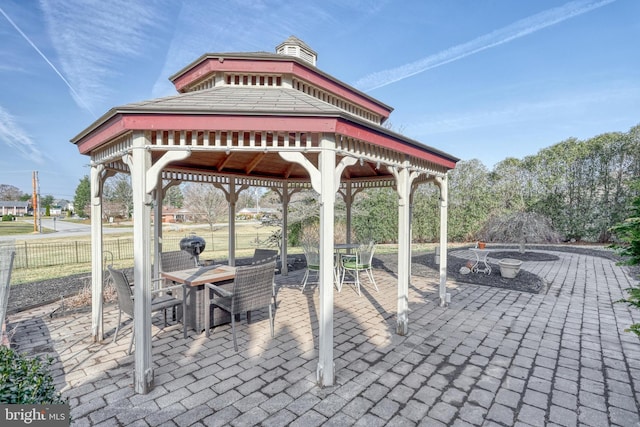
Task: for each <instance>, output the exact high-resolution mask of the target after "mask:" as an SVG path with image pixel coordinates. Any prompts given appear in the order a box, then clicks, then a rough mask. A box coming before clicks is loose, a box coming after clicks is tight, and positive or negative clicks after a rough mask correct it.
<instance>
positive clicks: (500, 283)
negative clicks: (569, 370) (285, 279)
mask: <svg viewBox="0 0 640 427" xmlns="http://www.w3.org/2000/svg"><path fill="white" fill-rule="evenodd" d="M508 248H511V249H513V246H511V247H507V246H505V247H499V246H494V245H492V246H491V247H490V248H489V249H492V250H494V251H495V252H492V253H491V256H490V258H495V259H502V258H514V259H520V260H522V261H554V260H557V259H558V257H556V256H555V255H553V254H548V253H543V252H538V251H540V250H550V251H564V252H576V253H582V254H585V255H592V256H599V257H605V258H608V259H613V260H619V257H617V255H615V254H614V253H612V252H611V251H603V250H601V249H595V248H590V247H588V246H573V245H572V246H535V248H531V249H529V248H528V250H527V251H526V252H525V253H523V254H520V253H519V252H518V251H515V250H511V251H509V250H500V249H508ZM455 252H456V250H452V251H450V252H449V256H448V259H447V275H448V278H449V279H450V280H452V281H456V282H460V283H471V284H476V285H484V286H494V287H499V288H504V289H512V290H518V291H521V292H531V293H541V292H545V291H546V284H545V283H544V281H543V280H542V278H540V277H539V276H536V275H534V274H531V273H529V272H526V271H523V270H520V272H519V273H518V275H517V276H516V277H515V278H514V279H504V278H502V277H501V276H500V267H499V266H498V265H497V264H494V263H489V265H490V266H491V268H492V270H493V271H492V273H491V275H487V274H482V273H471V274H467V275H464V274H460V267H462V266H464V265H466V263H467V260H466V259H462V258H458V257H456V256H455ZM303 258H304V257H302V256H297V257H293V258H292V259H290V262H289V264H290V269H293V270H297V269H301V268H304V267H305V264H304V261H303ZM238 261H239V262H238V264H242V263H243V261H242V260H238ZM412 261H413V265H412V273H413V274H416V275H419V274H431V275H433V274H437V272H438V271H439V268H440V266H439V265H438V264H435V261H434V254H433V252H430V253H428V254H416V255H415V256H414V257H413V260H412ZM396 264H397V255H396V254H380V255H376V256H375V258H374V267H375V268H382V269H386V270H389V271H393V272H397V271H398V270H397V265H396ZM629 270H630V272H631V274H632V277H637V276H638V274H639V273H640V268H638V266H633V267H630V268H629ZM86 286H91V274H90V273H81V274H75V275H72V276H67V277H61V278H56V279H50V280H45V281H40V282H32V283H25V284H22V285H17V286H12V287H11V290H10V292H9V303H8V307H7V309H8V310H7V312H8V313H9V314H11V313H16V312H19V311H23V310H27V309H30V308H33V307H37V306H41V305H44V304H49V303H52V302H56V301H61V300H62V299H68V298H70V297H72V296H75V295H77V294H78V293H79V292H80V290H82V289H83V288H84V287H86Z"/></svg>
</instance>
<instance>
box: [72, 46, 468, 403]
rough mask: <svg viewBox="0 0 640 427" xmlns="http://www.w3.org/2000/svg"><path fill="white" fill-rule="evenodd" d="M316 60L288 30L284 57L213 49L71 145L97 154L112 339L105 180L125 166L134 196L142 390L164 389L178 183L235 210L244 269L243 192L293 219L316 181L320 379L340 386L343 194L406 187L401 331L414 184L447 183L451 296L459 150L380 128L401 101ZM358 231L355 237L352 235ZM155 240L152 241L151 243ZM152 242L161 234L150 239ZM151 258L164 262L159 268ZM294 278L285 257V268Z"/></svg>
mask: <svg viewBox="0 0 640 427" xmlns="http://www.w3.org/2000/svg"><path fill="white" fill-rule="evenodd" d="M316 59H317V54H316V52H314V51H313V50H312V49H311V48H309V46H307V45H306V44H305V43H304V42H302V41H301V40H299V39H297V38H295V37H290V38H288V39H287V40H285V41H284V42H283V43H282V44H280V45H279V46H277V47H276V53H267V52H252V53H208V54H205V55H203V56H201V57H200V58H198V59H197V60H195V61H194V62H192V63H191V64H189V65H188V66H186V67H185V68H183V69H182V70H180V71H179V72H178V73H176V74H174V75H173V76H171V77H170V80H171V81H172V82H173V84H174V85H175V87H176V89H177V91H178V94H177V95H175V96H170V97H165V98H159V99H152V100H148V101H142V102H138V103H132V104H127V105H123V106H120V107H115V108H112V109H111V110H109V111H108V112H107V113H106V114H104V115H103V116H102V117H100V118H99V119H98V120H96V121H95V122H94V123H93V124H91V125H90V126H89V127H88V128H86V129H85V130H83V131H82V132H81V133H80V134H79V135H77V136H76V137H74V138H73V139H72V140H71V142H72V143H74V144H76V145H77V147H78V149H79V151H80V153H82V154H85V155H88V156H90V157H91V179H90V180H91V224H92V225H91V227H92V228H91V230H92V231H91V234H92V289H93V291H92V294H93V298H92V335H93V338H94V340H96V341H101V340H102V339H103V337H104V336H103V335H104V334H103V332H104V331H103V326H102V283H103V271H102V259H103V248H102V245H103V232H102V224H101V217H102V215H101V213H102V197H101V196H102V188H103V184H104V182H105V180H106V179H107V178H108V177H110V176H112V175H114V174H115V173H118V172H124V173H129V174H130V175H131V182H132V190H133V241H134V254H135V255H134V282H135V287H134V298H135V313H136V315H135V320H134V322H135V325H134V326H135V330H136V332H137V333H136V335H135V348H136V350H135V379H134V382H135V390H136V392H138V393H147V392H148V391H150V390H151V389H152V388H153V378H154V374H153V362H152V358H151V290H152V277H157V274H158V268H159V267H158V263H157V262H155V263H154V262H153V261H154V259H159V253H160V252H161V251H162V243H161V242H162V222H161V221H155V222H154V223H153V225H152V221H151V216H152V211H153V213H154V217H155V218H161V216H162V214H161V209H162V200H163V195H164V193H165V191H166V190H167V188H169V187H170V186H172V185H176V184H177V183H180V182H183V181H187V182H199V183H209V184H211V185H214V186H216V187H218V188H220V189H222V190H223V191H224V193H225V195H226V197H227V201H228V204H229V227H230V232H229V236H230V241H229V263H230V264H231V265H234V264H235V253H234V247H235V246H234V242H233V236H234V234H235V233H234V218H235V204H236V200H237V198H238V194H239V193H240V192H241V191H242V190H244V189H246V188H248V187H250V186H261V187H266V188H270V189H272V190H273V191H275V192H277V194H278V195H279V196H280V198H281V201H282V208H283V212H284V213H285V214H284V215H283V218H284V221H283V233H282V249H281V252H282V253H281V257H282V259H286V256H287V246H286V242H287V238H286V230H287V220H286V212H287V208H288V201H289V199H290V197H291V195H292V194H293V193H294V192H296V191H299V190H301V189H313V190H315V192H317V194H318V199H319V204H320V223H321V224H320V284H319V306H320V310H319V313H318V321H319V338H318V343H319V357H318V365H317V382H318V384H319V385H320V386H329V385H332V384H333V382H334V364H333V292H334V286H333V260H334V257H333V254H334V206H335V200H336V196H337V195H340V197H342V198H343V199H344V202H345V205H346V207H347V227H348V228H349V227H350V220H351V217H350V210H351V209H350V208H351V204H352V202H353V199H354V197H355V196H356V195H357V193H358V192H360V191H362V190H363V189H367V188H375V187H393V188H394V189H395V190H396V191H397V195H398V214H399V219H398V224H399V225H398V313H397V333H398V334H400V335H405V334H407V332H408V297H407V295H408V286H409V278H410V273H411V270H410V266H411V237H410V236H411V203H412V197H413V194H414V190H415V188H416V187H417V185H419V184H422V183H433V184H435V185H436V186H437V187H438V188H439V190H440V245H439V247H440V260H441V263H440V284H439V297H440V303H441V304H442V305H445V304H446V268H447V266H446V259H447V257H446V248H447V172H448V171H449V170H451V169H453V168H454V167H455V164H456V162H457V161H458V159H457V158H455V157H453V156H451V155H449V154H447V153H444V152H442V151H440V150H436V149H434V148H432V147H429V146H426V145H424V144H422V143H420V142H418V141H415V140H412V139H409V138H407V137H405V136H403V135H400V134H398V133H395V132H393V131H391V130H389V129H387V128H385V127H384V126H383V123H384V122H385V120H386V119H387V118H388V117H389V115H390V113H391V111H392V109H391V108H390V107H388V106H387V105H385V104H383V103H381V102H380V101H378V100H376V99H374V98H372V97H370V96H368V95H366V94H364V93H362V92H360V91H358V90H357V89H355V88H353V87H350V86H349V85H347V84H345V83H343V82H341V81H339V80H338V79H336V78H334V77H332V76H330V75H328V74H326V73H324V72H322V71H321V70H320V69H318V68H317V67H316ZM350 234H351V233H350V232H349V231H348V232H347V236H350ZM152 236H153V239H152ZM152 242H154V244H153V247H152ZM152 265H153V266H154V267H153V269H155V271H152ZM282 265H283V272H282V274H287V271H286V262H283V263H282Z"/></svg>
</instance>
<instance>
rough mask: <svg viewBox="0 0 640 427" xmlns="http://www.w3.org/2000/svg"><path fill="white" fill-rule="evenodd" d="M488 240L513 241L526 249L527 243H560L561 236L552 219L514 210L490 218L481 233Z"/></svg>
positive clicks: (521, 248) (482, 237) (521, 250)
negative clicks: (553, 225) (554, 227)
mask: <svg viewBox="0 0 640 427" xmlns="http://www.w3.org/2000/svg"><path fill="white" fill-rule="evenodd" d="M479 235H480V237H481V239H483V240H486V241H487V242H502V243H512V242H517V243H518V244H519V245H520V252H524V251H525V245H526V244H527V243H558V242H559V241H560V237H559V235H558V233H557V232H556V231H555V230H554V229H553V227H552V225H551V221H550V220H549V218H547V217H545V216H544V215H540V214H538V213H535V212H522V211H521V212H512V213H507V214H504V215H499V216H495V217H492V218H490V219H489V220H488V221H487V222H486V223H485V225H484V227H483V229H482V230H481V231H480V233H479Z"/></svg>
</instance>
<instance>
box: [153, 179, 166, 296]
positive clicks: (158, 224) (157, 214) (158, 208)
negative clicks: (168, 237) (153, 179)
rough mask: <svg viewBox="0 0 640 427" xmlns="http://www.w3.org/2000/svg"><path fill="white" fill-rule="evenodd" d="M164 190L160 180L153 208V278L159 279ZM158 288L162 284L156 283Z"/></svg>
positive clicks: (155, 192)
mask: <svg viewBox="0 0 640 427" xmlns="http://www.w3.org/2000/svg"><path fill="white" fill-rule="evenodd" d="M164 190H165V189H164V188H163V186H162V180H161V179H159V180H158V183H157V184H156V189H155V191H154V194H155V205H154V206H153V242H154V245H153V278H154V279H158V278H159V277H160V271H161V270H160V268H161V267H162V266H161V265H160V254H161V253H162V201H163V200H164V194H165V193H164ZM155 283H156V287H158V286H159V285H160V282H155Z"/></svg>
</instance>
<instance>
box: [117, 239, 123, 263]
mask: <svg viewBox="0 0 640 427" xmlns="http://www.w3.org/2000/svg"><path fill="white" fill-rule="evenodd" d="M117 243H118V260H121V259H122V258H120V257H121V256H122V255H121V254H120V239H118V240H117Z"/></svg>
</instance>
